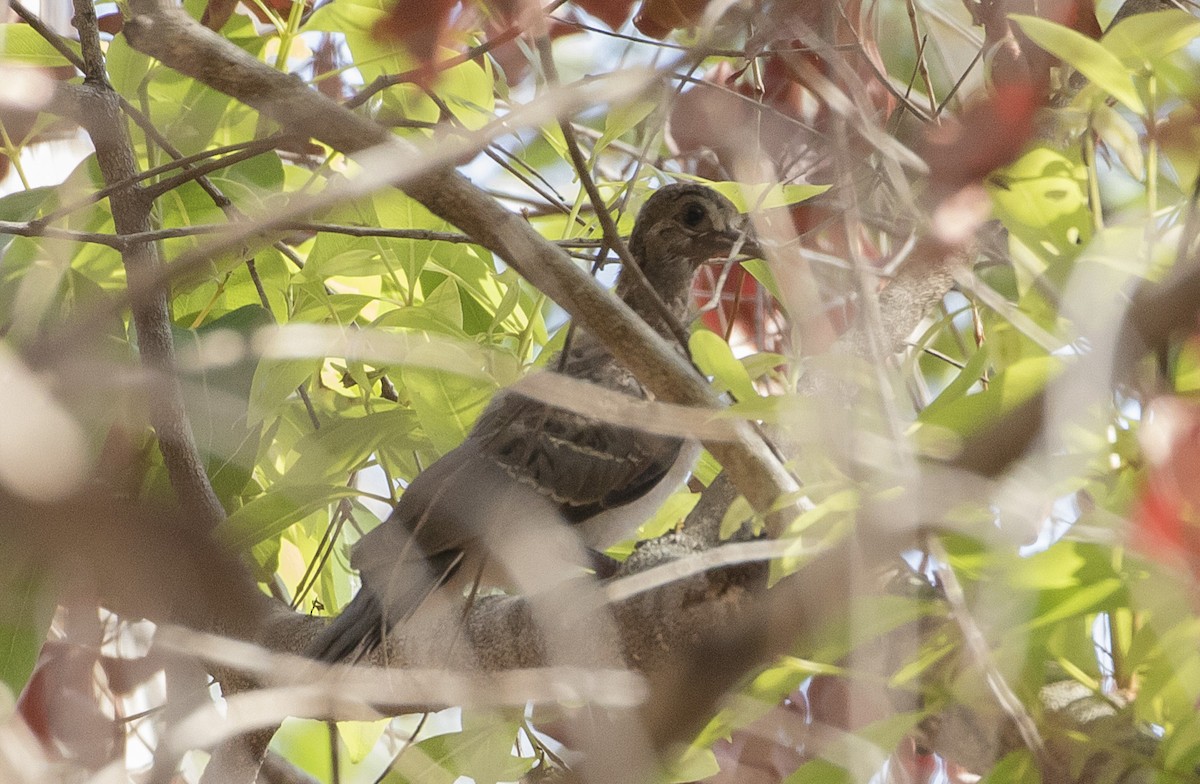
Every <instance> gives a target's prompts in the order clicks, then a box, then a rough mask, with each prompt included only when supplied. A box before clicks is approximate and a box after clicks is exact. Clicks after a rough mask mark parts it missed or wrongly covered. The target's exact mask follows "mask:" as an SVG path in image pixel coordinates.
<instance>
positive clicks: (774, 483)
mask: <svg viewBox="0 0 1200 784" xmlns="http://www.w3.org/2000/svg"><path fill="white" fill-rule="evenodd" d="M133 10H134V16H133V18H131V19H130V20H129V21H128V22H127V23H126V26H125V35H126V37H127V38H128V39H129V42H130V44H131V45H132V46H133V47H134V48H136V49H138V50H139V51H142V52H144V53H146V54H149V55H152V56H154V57H157V58H158V59H160V60H162V61H163V62H164V63H165V64H167V65H168V66H170V67H172V68H174V69H176V70H178V71H180V72H182V73H185V74H187V75H189V76H192V77H194V78H196V79H198V80H200V81H202V82H204V83H205V84H207V85H209V86H210V87H212V88H214V89H216V90H219V91H221V92H223V93H226V94H228V95H230V96H232V97H234V98H236V99H238V100H240V101H243V102H245V103H247V104H249V105H250V106H253V107H254V108H256V109H258V110H259V111H261V112H263V113H264V114H266V115H267V116H269V117H271V118H272V119H274V120H276V121H277V122H279V123H280V124H282V125H283V126H284V127H285V128H287V129H288V130H289V131H295V132H298V133H303V134H305V135H308V136H311V137H313V138H316V139H318V140H320V141H322V142H324V143H325V144H328V145H329V146H331V147H333V148H334V149H337V150H340V151H341V152H344V153H348V154H353V153H357V152H361V151H364V150H367V149H369V148H372V147H380V146H385V147H386V148H388V149H390V150H391V151H392V154H394V155H397V156H402V157H411V156H413V155H415V154H416V153H415V151H414V148H413V147H412V146H411V145H410V144H408V143H407V142H404V141H403V140H401V139H399V138H397V137H395V136H393V135H392V134H390V133H388V132H387V131H386V130H385V129H383V128H382V127H380V126H378V125H376V124H375V123H373V122H371V121H370V120H368V119H365V118H363V117H361V116H359V115H356V114H354V113H353V112H350V111H348V110H346V109H344V108H343V107H341V106H339V105H337V104H336V103H334V102H333V101H331V100H329V99H328V98H326V97H324V96H323V95H321V94H319V93H317V92H316V91H314V90H310V89H308V88H307V87H306V86H305V85H304V84H303V83H302V82H301V81H300V80H299V79H296V78H295V77H292V76H289V75H286V74H282V73H279V72H278V71H275V70H274V69H272V68H270V67H269V66H267V65H265V64H263V63H261V62H259V61H258V60H256V59H255V58H253V57H252V56H250V55H249V54H247V53H246V52H244V51H243V50H241V49H239V48H237V47H236V46H234V45H233V44H231V43H229V42H228V41H225V40H224V39H222V38H220V37H219V36H217V35H216V34H214V33H212V32H211V31H209V30H207V29H205V28H203V27H201V26H200V25H199V24H198V23H196V22H195V21H193V20H192V19H190V18H188V17H187V16H186V15H185V14H184V13H183V12H182V10H179V9H176V8H166V7H163V6H162V5H161V4H159V3H158V2H156V0H139V1H138V2H135V3H134V4H133ZM401 187H403V189H404V190H405V191H406V192H407V193H408V194H409V195H410V196H412V197H413V198H415V199H416V200H417V201H419V202H421V203H422V204H424V205H425V206H426V207H427V208H428V209H429V210H430V211H431V212H433V213H434V214H436V215H438V216H439V217H442V218H444V219H446V220H448V221H450V222H451V223H453V224H454V225H456V226H458V227H459V228H460V229H462V230H463V231H464V232H466V233H467V234H469V235H471V236H472V237H474V238H475V239H476V241H478V242H479V244H481V245H483V246H484V247H486V248H488V249H489V250H491V251H493V252H494V253H496V254H497V255H498V256H499V257H500V258H502V259H504V261H505V262H506V263H508V264H510V265H511V266H512V267H513V268H514V269H516V270H517V272H519V273H520V274H521V275H522V276H523V277H524V278H525V279H526V280H528V281H529V282H530V283H532V284H533V285H534V286H536V287H537V288H538V289H540V290H542V291H543V292H545V293H546V294H547V295H548V296H550V298H551V299H553V300H554V301H555V302H557V303H558V304H559V305H561V306H562V307H563V308H564V309H566V310H567V311H568V312H569V313H570V314H571V315H572V317H573V318H575V319H577V320H578V321H579V323H581V324H583V325H585V326H586V327H587V328H588V330H589V331H591V332H592V333H593V334H595V335H596V336H597V337H599V338H600V339H601V340H602V341H603V342H604V344H605V346H606V347H607V348H608V349H609V350H610V351H612V352H613V354H614V355H616V356H617V357H618V358H619V359H620V360H621V361H622V362H623V363H624V364H625V365H626V366H628V367H629V368H630V369H631V370H632V371H633V372H634V373H635V374H636V375H637V376H638V378H639V379H641V380H642V381H643V382H644V383H645V385H646V386H647V387H648V388H649V389H650V390H651V391H653V392H654V394H655V395H656V396H658V397H660V398H662V399H664V400H667V401H670V402H675V403H683V404H687V405H698V406H707V407H717V406H718V405H719V403H718V401H717V399H716V397H715V395H714V394H713V392H712V391H711V389H710V388H709V386H708V384H707V383H706V382H705V381H704V379H702V378H700V376H699V375H698V374H697V373H696V372H695V371H694V370H693V369H692V368H691V367H690V366H689V365H688V363H687V362H686V361H685V360H684V359H683V357H682V356H680V355H679V354H678V353H677V352H676V351H673V350H672V349H671V348H670V347H669V346H668V345H667V343H666V341H664V340H663V339H662V338H661V337H660V336H659V335H658V334H657V333H655V332H654V330H653V329H651V328H650V327H649V326H647V325H646V324H645V323H644V322H642V321H641V320H640V319H638V318H637V317H636V316H635V315H634V314H633V313H632V311H630V310H629V308H628V307H627V306H625V305H624V304H622V303H620V302H619V301H617V300H616V299H615V298H614V297H612V296H611V295H610V294H609V293H608V292H606V291H605V290H604V289H602V288H601V287H600V286H599V285H598V284H597V283H596V282H595V281H594V280H592V278H591V277H590V276H589V275H588V274H587V273H586V272H584V271H583V270H582V269H580V268H578V267H576V266H575V265H574V264H573V263H572V262H571V261H570V259H569V257H568V256H567V255H566V254H565V253H564V252H563V251H561V250H560V249H558V248H556V247H554V246H553V245H552V244H550V243H549V242H547V241H546V240H545V239H544V238H543V237H542V236H541V235H539V234H538V233H537V232H536V231H535V230H534V229H533V228H532V227H531V226H530V225H529V224H528V223H526V222H525V221H524V220H522V219H521V217H520V216H518V215H516V214H514V213H511V212H509V211H508V210H506V209H504V208H503V207H502V206H501V205H500V204H499V203H498V202H496V200H495V199H493V198H491V197H490V196H489V195H487V194H486V193H484V192H483V191H481V190H480V189H479V188H477V187H475V186H474V185H472V184H471V183H470V182H468V181H467V180H466V179H465V178H464V177H462V176H461V175H459V174H458V173H457V172H455V171H453V170H435V171H432V172H426V173H422V174H420V175H418V176H416V177H414V178H412V179H410V180H409V181H407V182H405V183H402V184H401ZM739 430H740V432H739V437H738V440H737V441H735V442H732V443H714V444H712V445H711V446H710V449H711V451H712V452H713V454H714V455H715V456H716V457H717V459H718V460H720V461H721V463H722V465H723V466H724V467H725V469H726V470H727V471H729V472H730V475H731V476H732V477H734V479H735V481H736V482H737V485H738V487H739V489H740V490H741V491H742V492H743V494H744V495H745V496H746V497H747V499H748V500H749V501H750V502H751V503H752V504H753V505H754V506H755V507H756V508H758V509H760V510H768V509H770V508H771V506H772V504H773V503H774V502H775V500H776V499H777V498H779V497H781V496H783V495H785V494H787V493H789V492H792V491H794V490H795V489H796V488H797V486H796V483H795V480H794V479H793V478H792V477H791V476H790V475H789V474H788V473H787V471H785V470H784V468H783V466H782V465H781V464H780V463H779V461H778V460H776V459H775V458H774V456H773V455H772V454H771V452H770V450H769V449H768V448H767V446H766V445H765V444H764V443H763V441H762V439H761V438H760V437H759V436H758V435H757V434H756V433H755V432H754V431H753V429H752V428H750V427H749V426H747V425H744V424H743V425H739Z"/></svg>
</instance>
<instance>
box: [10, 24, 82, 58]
mask: <svg viewBox="0 0 1200 784" xmlns="http://www.w3.org/2000/svg"><path fill="white" fill-rule="evenodd" d="M59 40H60V41H62V42H63V43H65V44H66V45H67V47H68V48H69V49H70V50H71V51H72V52H74V53H75V54H76V55H78V54H79V43H78V42H77V41H71V40H68V39H65V38H61V37H60V38H59ZM0 60H8V61H9V62H16V63H22V64H25V65H36V66H41V67H43V68H53V67H55V66H60V65H70V64H71V62H70V61H69V60H67V58H65V57H63V56H62V55H61V54H59V53H58V50H57V49H55V48H54V47H53V46H51V45H50V44H48V43H47V42H46V39H45V38H42V36H40V35H39V34H38V33H37V31H36V30H34V29H33V28H32V27H30V26H29V25H27V24H19V23H13V24H3V25H0Z"/></svg>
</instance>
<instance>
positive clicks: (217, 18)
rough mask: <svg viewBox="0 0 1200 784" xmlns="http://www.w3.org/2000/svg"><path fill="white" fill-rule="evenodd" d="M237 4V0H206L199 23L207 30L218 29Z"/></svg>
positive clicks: (227, 19)
mask: <svg viewBox="0 0 1200 784" xmlns="http://www.w3.org/2000/svg"><path fill="white" fill-rule="evenodd" d="M237 4H238V0H208V3H206V4H205V6H204V13H203V14H201V15H200V24H202V25H204V26H205V27H207V28H208V29H209V30H220V29H221V28H222V27H224V26H225V23H226V22H228V21H229V17H231V16H233V12H234V9H236V8H237ZM256 13H261V12H256ZM263 21H266V20H263Z"/></svg>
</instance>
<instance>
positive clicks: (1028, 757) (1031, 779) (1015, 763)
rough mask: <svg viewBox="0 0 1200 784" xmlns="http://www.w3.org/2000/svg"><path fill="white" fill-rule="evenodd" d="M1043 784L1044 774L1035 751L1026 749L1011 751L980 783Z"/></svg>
mask: <svg viewBox="0 0 1200 784" xmlns="http://www.w3.org/2000/svg"><path fill="white" fill-rule="evenodd" d="M1017 781H1019V782H1021V784H1041V782H1042V774H1041V769H1040V768H1039V767H1038V764H1037V760H1035V759H1034V758H1033V753H1032V752H1030V751H1027V750H1025V749H1021V750H1020V751H1013V752H1010V753H1009V754H1008V755H1006V756H1005V757H1004V759H1002V760H1000V762H998V763H997V764H996V766H995V767H993V768H992V769H991V771H989V772H988V774H987V775H986V776H984V777H983V779H981V780H980V782H979V784H1013V782H1017Z"/></svg>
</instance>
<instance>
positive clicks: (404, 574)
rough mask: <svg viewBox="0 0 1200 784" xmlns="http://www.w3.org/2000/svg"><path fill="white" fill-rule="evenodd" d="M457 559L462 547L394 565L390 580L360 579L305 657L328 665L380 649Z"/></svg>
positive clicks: (451, 570) (450, 572)
mask: <svg viewBox="0 0 1200 784" xmlns="http://www.w3.org/2000/svg"><path fill="white" fill-rule="evenodd" d="M461 559H462V552H461V551H460V550H448V551H446V552H443V553H439V554H438V555H437V556H434V557H432V558H428V559H426V562H425V563H417V562H411V561H410V562H408V563H402V564H399V565H396V566H394V567H393V570H392V574H390V575H389V578H390V579H387V580H383V581H377V582H369V581H368V580H366V579H365V578H364V580H363V585H362V587H361V588H359V590H358V595H356V596H355V597H354V598H353V599H352V600H351V601H350V603H349V604H347V605H346V606H345V607H344V608H343V609H342V613H341V615H339V616H338V617H336V618H334V619H333V621H332V622H331V623H330V624H329V626H327V627H325V629H324V630H323V631H322V632H321V633H320V634H318V635H317V636H316V637H315V638H314V639H313V641H312V644H311V645H309V646H308V652H307V653H308V656H309V657H310V658H313V659H317V660H318V661H323V662H328V663H330V664H334V663H336V662H341V661H348V662H356V661H358V660H359V659H361V658H362V657H364V656H366V655H367V654H369V653H370V652H371V651H372V650H374V649H375V648H377V647H379V645H380V644H381V643H382V642H383V638H384V637H385V636H386V635H387V633H388V632H389V631H391V629H392V627H393V626H395V625H396V624H398V623H403V622H404V621H406V620H408V618H409V617H410V616H411V615H412V614H413V613H414V612H415V611H416V609H417V608H418V607H420V606H421V603H422V602H424V601H425V599H427V598H428V597H429V595H430V594H431V593H433V591H435V590H437V589H438V588H439V587H441V586H442V585H444V584H445V583H446V581H447V580H449V579H450V577H451V576H452V575H453V574H454V573H455V572H456V571H457V570H458V567H459V565H460V563H461ZM380 576H381V575H376V577H377V578H378V577H380ZM380 583H382V584H380ZM385 610H386V612H385Z"/></svg>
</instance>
